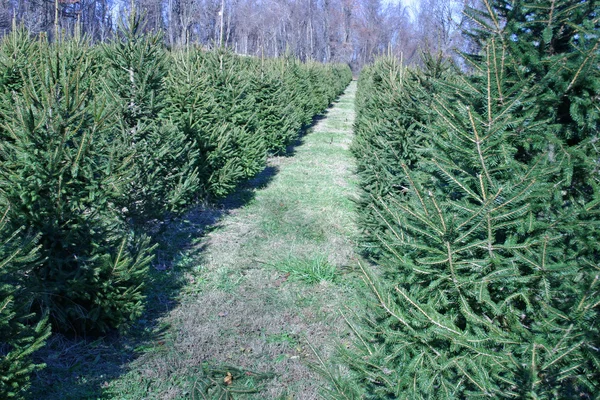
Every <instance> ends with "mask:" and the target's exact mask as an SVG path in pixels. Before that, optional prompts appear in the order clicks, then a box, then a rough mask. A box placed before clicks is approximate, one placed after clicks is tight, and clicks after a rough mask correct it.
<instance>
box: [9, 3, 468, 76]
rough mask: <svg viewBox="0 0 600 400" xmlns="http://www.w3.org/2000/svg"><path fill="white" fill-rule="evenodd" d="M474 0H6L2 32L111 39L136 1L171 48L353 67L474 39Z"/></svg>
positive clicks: (414, 58) (411, 58)
mask: <svg viewBox="0 0 600 400" xmlns="http://www.w3.org/2000/svg"><path fill="white" fill-rule="evenodd" d="M474 1H475V0H465V1H459V0H423V1H421V2H420V3H418V4H417V5H414V6H407V5H405V4H403V3H402V2H401V1H400V2H382V1H381V0H30V1H24V0H0V33H6V32H9V31H10V30H11V29H12V28H11V26H12V25H13V20H14V21H15V22H16V23H17V25H19V24H23V25H24V26H26V27H27V29H28V30H29V31H31V32H36V33H41V32H44V33H46V34H47V35H49V36H50V37H53V36H54V35H55V34H56V32H57V31H58V30H60V31H65V32H70V33H74V32H75V31H77V30H78V31H79V32H81V33H84V34H86V35H88V36H89V37H90V38H91V39H92V40H94V41H105V40H108V39H110V38H111V37H112V36H113V35H114V34H115V32H116V27H117V25H118V22H119V20H120V19H121V16H122V15H127V13H128V10H130V9H131V7H132V6H134V7H136V8H137V9H139V10H142V11H143V12H144V13H145V16H146V17H145V18H146V21H147V24H146V28H145V29H146V30H149V31H162V32H164V40H165V43H166V45H168V46H169V47H178V46H186V45H192V44H196V45H202V46H206V47H214V46H215V45H226V46H227V47H229V48H231V49H233V50H234V51H235V52H236V53H238V54H245V55H254V56H268V57H278V56H282V55H284V54H288V53H289V54H292V55H294V56H296V57H298V58H300V59H301V60H316V61H320V62H342V63H348V64H349V65H351V66H353V68H354V69H360V67H361V66H362V65H364V64H366V63H369V62H371V61H373V59H374V56H376V55H381V54H384V53H386V54H387V53H393V54H394V55H397V56H400V55H402V57H403V59H404V60H405V62H407V63H420V62H421V61H422V60H421V56H420V55H421V51H429V52H438V51H441V52H443V53H445V54H449V53H450V51H451V50H452V49H456V48H458V49H460V50H464V49H466V48H468V47H469V45H470V42H469V41H468V40H467V39H466V37H465V36H463V35H460V34H459V32H460V31H461V29H462V28H464V25H465V24H466V23H467V21H468V20H467V19H465V18H464V16H463V13H462V11H463V9H464V7H465V6H468V5H472V4H473V2H474Z"/></svg>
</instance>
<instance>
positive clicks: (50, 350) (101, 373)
mask: <svg viewBox="0 0 600 400" xmlns="http://www.w3.org/2000/svg"><path fill="white" fill-rule="evenodd" d="M326 116H327V110H326V111H325V112H324V113H322V114H320V115H318V116H316V117H314V118H313V121H312V123H311V124H310V125H309V126H307V127H306V128H304V129H303V130H302V132H301V133H300V134H299V135H298V137H297V138H296V139H295V140H294V141H293V142H292V143H290V145H289V146H287V148H286V151H285V153H283V154H278V155H279V156H284V157H292V156H294V155H295V153H296V148H297V147H298V146H300V145H302V144H303V143H304V137H305V136H306V135H307V134H308V133H310V131H311V130H312V128H313V127H314V126H315V125H316V124H317V123H318V122H320V121H321V120H323V119H325V118H326ZM278 170H279V168H278V167H276V166H267V167H266V168H265V169H264V170H263V171H262V172H260V173H258V174H257V175H256V176H255V177H253V178H251V179H249V180H247V181H244V182H242V183H240V185H239V186H238V188H237V189H236V190H235V192H234V193H232V194H230V195H229V196H227V197H225V198H223V199H219V200H218V201H216V202H215V204H210V205H198V206H195V207H193V208H191V209H190V210H188V211H187V212H186V213H184V214H183V215H181V216H178V217H175V218H171V219H165V220H164V221H154V222H153V223H152V224H148V225H146V226H145V227H144V231H145V232H146V233H149V234H150V235H151V236H152V237H153V240H154V242H155V243H158V248H157V250H156V254H155V259H154V261H153V263H152V267H151V268H150V274H149V275H150V276H149V281H148V283H147V306H146V312H145V314H144V315H143V316H142V317H141V318H140V319H138V320H137V321H135V322H134V323H133V324H132V326H131V328H130V329H129V330H128V331H127V332H111V333H109V334H107V335H105V336H103V337H94V338H86V337H67V336H64V335H62V334H54V335H53V336H52V337H51V338H50V340H49V341H48V343H47V345H46V346H45V347H44V348H43V349H42V350H40V351H39V352H37V353H36V354H35V358H36V362H39V363H44V364H46V368H44V369H43V370H41V371H38V372H36V373H35V374H34V375H33V378H32V388H31V391H30V393H29V396H28V398H31V399H36V400H38V399H39V400H44V399H98V398H102V392H103V389H104V388H105V387H107V386H108V384H109V382H110V381H112V380H114V379H116V378H118V377H119V376H121V375H122V374H123V373H126V372H127V365H128V364H129V363H130V362H131V361H133V360H134V359H136V358H137V357H138V356H140V355H142V354H143V353H144V352H145V351H151V350H152V349H153V348H156V346H157V345H160V343H161V342H162V340H161V338H162V335H163V334H164V333H165V332H166V331H167V330H168V328H169V327H168V326H165V325H163V324H161V317H162V316H164V315H166V314H167V313H169V312H170V311H171V310H172V309H173V308H174V307H176V306H177V304H178V301H179V300H178V298H179V295H180V293H181V291H182V289H183V288H184V287H186V285H188V284H189V283H190V276H191V274H190V272H192V271H193V268H195V267H196V265H195V261H196V260H198V259H199V255H200V253H201V252H202V251H203V248H202V246H200V245H199V242H200V240H201V239H202V237H204V236H205V235H206V233H207V232H209V231H210V230H212V229H214V227H215V226H216V225H217V223H218V222H219V221H220V220H221V219H222V218H223V217H225V216H227V215H228V214H230V213H231V212H232V211H234V210H236V209H238V208H240V207H243V206H244V205H246V204H248V203H249V202H250V201H252V200H253V199H254V197H255V193H256V190H259V189H261V188H265V187H266V186H268V185H269V183H270V182H271V181H272V180H273V178H274V177H275V176H276V174H277V173H278Z"/></svg>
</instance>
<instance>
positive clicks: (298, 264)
mask: <svg viewBox="0 0 600 400" xmlns="http://www.w3.org/2000/svg"><path fill="white" fill-rule="evenodd" d="M274 266H275V268H276V269H278V270H279V271H281V272H285V273H289V274H290V275H289V278H288V279H289V280H290V281H300V282H304V283H308V284H316V283H321V282H335V281H336V279H337V268H336V267H335V266H334V265H332V264H330V263H329V261H328V260H327V257H325V256H322V255H317V256H315V257H313V258H304V257H295V256H290V257H288V258H287V259H286V260H284V261H282V262H280V263H277V264H275V265H274Z"/></svg>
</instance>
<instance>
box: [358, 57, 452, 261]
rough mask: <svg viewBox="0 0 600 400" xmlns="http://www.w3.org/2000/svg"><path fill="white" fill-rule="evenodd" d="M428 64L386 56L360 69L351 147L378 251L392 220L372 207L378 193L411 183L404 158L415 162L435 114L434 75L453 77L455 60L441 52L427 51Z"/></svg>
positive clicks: (362, 215) (368, 232)
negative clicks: (431, 107)
mask: <svg viewBox="0 0 600 400" xmlns="http://www.w3.org/2000/svg"><path fill="white" fill-rule="evenodd" d="M423 59H424V60H425V67H424V68H423V69H422V70H421V69H412V68H407V67H404V66H402V65H401V61H400V60H397V59H395V58H393V57H382V58H380V59H378V60H376V62H375V63H374V64H373V65H371V66H367V67H365V68H364V69H363V71H362V72H361V75H360V78H359V81H358V92H357V98H356V111H357V117H356V120H355V122H354V134H355V137H354V140H353V142H352V151H353V153H354V155H355V157H356V160H357V173H358V175H359V178H360V187H361V198H360V200H359V202H358V205H357V206H358V218H359V221H358V223H359V225H360V227H361V229H362V230H363V232H362V237H361V241H362V246H363V248H364V249H365V250H366V252H367V253H368V254H369V255H370V256H371V257H377V255H378V254H379V253H380V251H379V245H378V243H379V239H378V237H379V236H380V235H381V234H382V232H383V231H385V230H386V229H387V225H386V223H385V222H384V221H382V220H381V218H380V217H379V215H378V212H377V210H376V209H375V208H374V207H373V206H374V202H376V199H378V198H381V197H385V196H386V195H387V194H389V193H394V192H401V191H402V190H403V188H404V187H405V186H406V185H407V182H406V181H405V180H404V179H403V177H402V168H401V165H402V164H406V165H407V166H408V168H411V167H412V165H413V164H414V163H415V161H416V159H417V154H416V148H417V146H418V145H419V144H420V142H422V141H423V140H426V138H425V137H424V136H423V135H422V134H421V131H422V130H423V127H424V126H426V125H427V123H428V121H429V120H430V119H431V115H430V114H431V112H429V110H428V107H427V105H429V104H431V101H432V99H433V95H434V93H435V92H434V91H435V88H434V87H433V85H432V83H431V82H432V80H434V79H448V76H449V75H450V70H451V69H450V65H449V64H448V62H447V61H446V60H444V59H443V58H441V57H437V58H433V57H430V56H428V55H423Z"/></svg>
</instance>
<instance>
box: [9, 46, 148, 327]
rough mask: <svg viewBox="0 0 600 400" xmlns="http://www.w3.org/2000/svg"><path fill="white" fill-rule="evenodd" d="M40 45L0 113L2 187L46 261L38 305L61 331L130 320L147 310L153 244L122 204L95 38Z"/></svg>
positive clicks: (39, 273)
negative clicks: (127, 222)
mask: <svg viewBox="0 0 600 400" xmlns="http://www.w3.org/2000/svg"><path fill="white" fill-rule="evenodd" d="M37 49H38V50H37V51H36V52H34V53H32V54H31V55H30V57H29V63H28V66H27V68H25V69H23V70H22V71H21V73H22V82H23V87H22V89H21V90H20V91H18V92H13V93H11V101H12V104H13V108H12V109H11V110H5V109H2V110H0V115H1V117H0V120H2V121H3V125H2V132H3V135H4V137H5V138H6V140H3V143H2V148H1V153H2V156H1V158H2V160H3V164H2V167H1V168H0V193H1V194H2V197H3V198H4V199H5V200H6V202H7V203H8V206H9V207H10V221H11V226H12V227H13V229H15V230H16V229H18V228H19V227H21V226H26V227H28V228H29V229H31V230H32V231H34V232H39V234H40V239H39V244H40V246H41V247H40V253H41V256H42V258H43V260H44V261H43V263H41V264H40V265H39V266H37V267H36V268H34V269H33V270H32V273H31V275H30V277H29V279H28V283H27V286H28V288H29V290H30V292H31V293H33V296H34V299H33V300H34V301H33V306H34V310H38V311H42V312H45V311H48V313H49V316H50V320H51V322H52V324H53V327H54V328H55V329H56V330H61V331H71V332H92V331H105V330H107V329H110V328H115V327H120V326H123V325H126V324H127V323H128V322H129V321H130V319H132V318H135V317H136V316H139V315H140V313H141V311H142V310H143V302H142V300H143V297H144V296H143V292H142V287H143V282H144V278H145V273H146V270H147V265H148V263H149V256H148V254H149V251H150V250H151V249H150V247H149V245H148V241H147V240H146V239H139V240H138V239H136V238H134V237H133V236H132V235H131V234H130V233H129V232H128V231H127V230H126V228H125V226H124V224H123V222H122V220H121V219H120V218H119V212H118V210H116V209H115V206H114V202H113V199H114V198H115V197H116V196H117V194H118V193H122V190H123V189H122V186H121V185H122V182H124V181H125V179H123V175H119V173H118V172H119V170H121V171H122V170H123V169H124V168H123V167H124V166H123V165H120V166H117V167H115V166H114V164H115V162H114V159H112V158H111V148H110V147H108V143H109V141H108V140H106V138H105V134H106V128H107V127H106V125H105V122H106V119H107V114H106V109H105V108H104V107H103V105H102V104H101V103H100V102H98V101H97V100H96V99H95V97H94V87H93V84H94V82H93V79H92V78H93V76H94V74H93V72H94V70H93V69H92V60H91V58H90V52H89V51H88V46H87V43H86V41H85V40H70V41H62V40H61V41H58V42H56V43H53V44H48V43H47V42H46V41H45V40H44V39H40V42H39V43H38V45H37ZM125 167H126V166H125ZM116 193H117V194H116Z"/></svg>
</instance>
